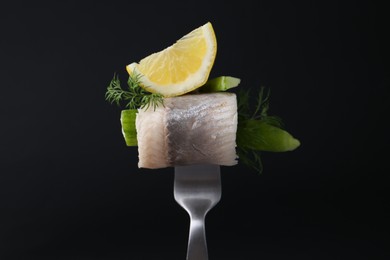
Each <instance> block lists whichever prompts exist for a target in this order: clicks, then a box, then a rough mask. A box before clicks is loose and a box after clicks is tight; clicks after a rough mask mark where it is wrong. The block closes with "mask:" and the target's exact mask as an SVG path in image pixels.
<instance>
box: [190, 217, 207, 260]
mask: <svg viewBox="0 0 390 260" xmlns="http://www.w3.org/2000/svg"><path fill="white" fill-rule="evenodd" d="M204 219H205V217H199V218H194V217H191V224H190V234H189V239H188V249H187V260H208V259H209V258H208V253H207V244H206V230H205V226H204Z"/></svg>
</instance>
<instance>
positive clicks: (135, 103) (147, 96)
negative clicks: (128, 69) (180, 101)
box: [105, 73, 164, 110]
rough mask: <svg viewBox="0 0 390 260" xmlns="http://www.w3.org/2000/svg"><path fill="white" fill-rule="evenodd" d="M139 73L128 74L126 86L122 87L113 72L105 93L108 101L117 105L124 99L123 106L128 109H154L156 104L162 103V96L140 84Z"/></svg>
mask: <svg viewBox="0 0 390 260" xmlns="http://www.w3.org/2000/svg"><path fill="white" fill-rule="evenodd" d="M141 77H142V75H140V74H136V73H133V74H130V75H129V79H128V80H127V86H128V88H127V89H126V90H124V89H122V87H121V82H120V79H119V76H118V75H117V74H114V77H113V78H112V80H111V82H110V84H109V85H108V87H107V91H106V94H105V97H106V100H107V101H108V102H110V103H111V104H112V103H116V104H117V105H118V106H119V105H121V103H122V102H123V101H124V102H126V105H125V107H126V108H129V109H138V108H145V109H148V108H149V107H153V109H154V110H155V109H156V107H157V106H158V105H164V100H163V96H162V95H161V94H157V93H150V92H148V91H146V90H145V89H143V88H142V87H141V86H140V79H141Z"/></svg>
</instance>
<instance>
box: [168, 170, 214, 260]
mask: <svg viewBox="0 0 390 260" xmlns="http://www.w3.org/2000/svg"><path fill="white" fill-rule="evenodd" d="M173 193H174V197H175V200H176V202H177V203H178V204H179V205H180V206H181V207H183V208H184V209H185V210H186V211H187V213H188V214H189V216H190V232H189V238H188V247H187V258H186V259H187V260H208V252H207V243H206V230H205V217H206V214H207V212H209V211H210V209H212V208H213V207H214V206H215V205H216V204H217V203H218V202H219V201H220V199H221V173H220V166H219V165H211V164H210V165H209V164H207V165H206V164H202V165H191V166H176V167H175V180H174V187H173Z"/></svg>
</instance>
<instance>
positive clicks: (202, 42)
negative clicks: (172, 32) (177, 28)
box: [126, 22, 217, 97]
mask: <svg viewBox="0 0 390 260" xmlns="http://www.w3.org/2000/svg"><path fill="white" fill-rule="evenodd" d="M216 54H217V40H216V37H215V33H214V29H213V26H212V25H211V23H210V22H208V23H206V24H205V25H203V26H200V27H198V28H196V29H195V30H193V31H191V32H190V33H188V34H186V35H185V36H183V37H182V38H180V39H179V40H177V41H176V42H175V43H174V44H172V45H171V46H169V47H167V48H166V49H164V50H162V51H160V52H156V53H153V54H151V55H149V56H147V57H145V58H143V59H142V60H141V61H140V62H139V63H136V62H133V63H131V64H129V65H127V66H126V70H127V72H128V73H129V74H130V75H132V74H134V73H135V74H139V75H140V76H141V77H140V85H141V86H142V87H143V88H144V89H145V90H146V91H149V92H152V93H159V94H161V95H163V96H164V97H174V96H179V95H183V94H185V93H187V92H190V91H193V90H195V89H197V88H199V87H200V86H202V85H204V84H205V83H206V81H207V79H208V77H209V75H210V71H211V68H212V66H213V64H214V60H215V56H216Z"/></svg>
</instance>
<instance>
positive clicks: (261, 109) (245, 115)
mask: <svg viewBox="0 0 390 260" xmlns="http://www.w3.org/2000/svg"><path fill="white" fill-rule="evenodd" d="M270 93H271V92H270V89H268V90H267V91H265V87H263V86H262V87H260V90H259V93H258V95H257V99H256V101H255V105H254V107H253V100H251V97H252V95H251V92H250V90H249V89H247V90H244V89H241V90H240V91H239V93H238V98H237V109H238V132H237V139H238V141H240V140H244V139H245V138H241V136H240V135H245V134H246V133H241V132H240V130H241V129H243V130H250V129H248V125H249V124H248V122H249V121H252V122H253V120H256V121H257V122H265V123H267V124H269V125H272V126H275V127H279V128H282V127H283V123H282V120H281V118H279V117H277V116H269V115H268V109H269V101H270ZM251 111H253V112H251ZM252 125H253V124H252ZM256 138H262V136H261V135H257V136H256ZM237 154H238V156H239V159H240V161H241V162H243V163H244V164H246V165H247V166H249V167H250V168H252V169H254V170H255V171H257V172H259V173H262V172H263V163H262V160H261V151H259V150H254V149H249V148H247V147H246V145H245V144H243V143H238V145H237Z"/></svg>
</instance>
